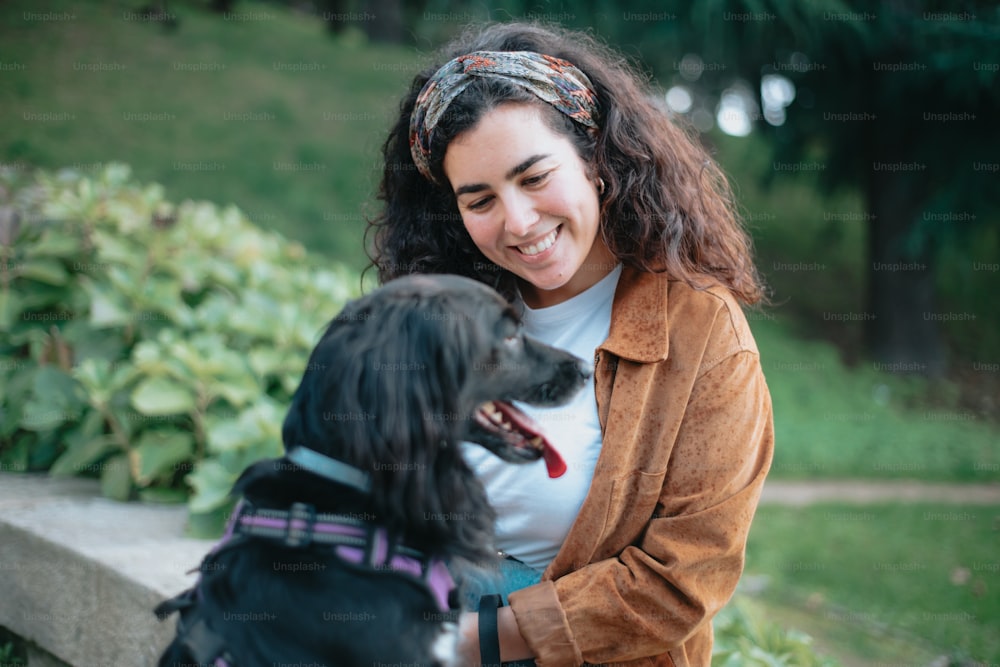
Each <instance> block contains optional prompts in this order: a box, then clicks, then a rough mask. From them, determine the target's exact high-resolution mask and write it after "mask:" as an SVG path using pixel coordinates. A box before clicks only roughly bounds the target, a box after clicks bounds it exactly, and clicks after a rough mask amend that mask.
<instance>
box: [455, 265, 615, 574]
mask: <svg viewBox="0 0 1000 667" xmlns="http://www.w3.org/2000/svg"><path fill="white" fill-rule="evenodd" d="M620 275H621V265H620V264H619V265H618V266H617V267H616V268H615V269H614V270H613V271H612V272H611V273H609V274H608V275H607V276H605V277H604V278H602V279H601V280H600V281H599V282H597V283H596V284H595V285H593V286H592V287H590V288H589V289H587V290H586V291H584V292H581V293H580V294H578V295H576V296H575V297H573V298H571V299H569V300H567V301H564V302H562V303H558V304H556V305H554V306H550V307H548V308H539V309H532V308H528V307H527V306H524V307H523V308H524V314H523V320H524V329H525V333H526V334H528V335H529V336H532V337H533V338H535V339H537V340H540V341H542V342H544V343H548V344H549V345H552V346H553V347H558V348H561V349H563V350H567V351H568V352H571V353H572V354H575V355H576V356H578V357H580V358H582V359H585V360H586V361H588V362H593V358H594V351H595V350H596V349H597V348H598V346H600V345H601V343H603V342H604V341H605V340H606V339H607V337H608V331H609V330H610V327H611V304H612V302H613V300H614V296H615V288H616V287H617V286H618V278H619V276H620ZM517 407H519V408H521V409H522V410H524V411H525V412H526V413H527V414H528V415H529V416H531V417H532V418H533V419H535V420H536V421H537V422H538V423H539V424H540V425H541V426H542V428H543V429H544V432H545V434H546V437H548V439H549V441H550V442H551V443H552V444H553V446H554V447H555V448H556V449H557V450H558V451H559V453H560V454H561V455H562V457H563V459H565V461H566V467H567V470H566V473H565V474H564V475H562V476H561V477H558V478H556V479H551V478H550V477H549V476H548V473H547V472H546V468H545V463H544V462H543V461H541V460H539V461H535V462H534V463H529V464H527V465H519V464H515V463H507V462H505V461H501V460H500V459H498V458H497V457H496V456H494V455H493V454H491V453H490V452H488V451H486V450H485V449H483V448H482V447H479V446H477V445H474V444H471V443H466V444H464V445H463V447H464V449H463V454H464V456H465V459H466V461H468V463H469V465H470V466H472V469H473V470H474V471H475V472H476V474H477V475H478V476H479V479H480V480H482V482H483V485H484V486H485V487H486V493H487V496H488V497H489V500H490V503H492V505H493V507H494V508H495V509H496V511H497V524H496V545H497V548H498V549H501V550H502V551H504V552H506V553H508V554H510V555H511V556H514V557H515V558H517V559H519V560H521V561H523V562H524V563H526V564H527V565H529V566H531V567H533V568H535V569H537V570H544V569H545V567H546V566H547V565H548V564H549V562H551V560H552V559H553V558H555V555H556V552H558V551H559V548H560V547H561V546H562V543H563V541H565V539H566V535H567V533H569V529H570V527H571V526H572V524H573V521H574V520H575V519H576V515H577V514H578V513H579V511H580V506H581V505H582V504H583V500H584V498H585V497H586V495H587V492H588V491H589V490H590V482H591V480H592V478H593V476H594V467H595V466H596V465H597V457H598V455H599V454H600V453H601V425H600V422H599V421H598V418H597V400H596V399H595V397H594V379H593V377H591V378H590V379H589V380H588V381H587V384H586V386H584V388H583V389H582V390H581V391H580V392H579V393H578V394H577V395H576V396H575V397H574V399H573V400H572V401H571V402H570V403H568V404H566V405H564V406H561V407H558V408H535V407H532V406H529V405H525V404H523V403H518V404H517Z"/></svg>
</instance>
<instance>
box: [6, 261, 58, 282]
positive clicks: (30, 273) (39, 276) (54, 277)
mask: <svg viewBox="0 0 1000 667" xmlns="http://www.w3.org/2000/svg"><path fill="white" fill-rule="evenodd" d="M18 275H19V276H20V277H22V278H29V279H31V280H37V281H38V282H41V283H47V284H49V285H59V286H61V285H65V284H66V283H67V282H68V281H69V274H68V273H67V272H66V268H65V267H64V266H63V265H62V262H60V261H58V260H54V259H29V260H27V261H25V262H24V263H22V264H20V266H19V267H18Z"/></svg>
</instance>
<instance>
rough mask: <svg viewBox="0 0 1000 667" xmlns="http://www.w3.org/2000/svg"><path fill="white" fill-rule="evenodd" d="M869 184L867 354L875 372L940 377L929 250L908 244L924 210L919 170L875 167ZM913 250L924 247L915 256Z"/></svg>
mask: <svg viewBox="0 0 1000 667" xmlns="http://www.w3.org/2000/svg"><path fill="white" fill-rule="evenodd" d="M872 170H873V175H872V177H871V178H870V179H869V181H868V192H867V200H868V210H869V211H870V212H871V214H872V219H871V220H870V221H869V223H868V257H869V263H868V311H867V312H866V313H865V314H864V318H865V324H866V336H867V343H868V350H869V353H870V354H871V356H872V358H873V360H874V362H875V368H876V369H877V370H882V371H889V372H901V373H920V374H923V375H928V376H932V377H937V376H941V375H942V374H943V373H944V372H945V370H946V365H947V362H946V359H945V350H944V345H943V343H942V340H941V336H940V334H939V332H938V322H939V321H940V314H939V313H937V311H936V310H935V305H934V272H933V267H932V264H931V257H930V253H929V251H928V250H927V249H926V247H925V246H923V245H922V244H913V243H908V242H907V241H908V238H909V235H910V234H912V230H913V226H914V225H915V224H916V218H917V216H919V215H920V213H921V211H922V210H923V206H922V203H923V198H922V197H919V196H914V193H915V192H917V193H919V192H921V189H920V188H921V187H922V181H923V180H924V179H923V178H921V177H920V174H919V165H916V164H915V163H910V164H907V163H903V162H873V163H872ZM913 247H917V248H920V250H917V251H914V250H912V248H913Z"/></svg>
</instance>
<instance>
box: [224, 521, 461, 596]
mask: <svg viewBox="0 0 1000 667" xmlns="http://www.w3.org/2000/svg"><path fill="white" fill-rule="evenodd" d="M310 509H311V508H306V506H304V505H302V504H301V503H296V504H295V505H293V506H292V508H291V510H290V511H288V512H284V511H279V510H256V511H254V510H253V509H252V508H250V506H249V505H248V504H247V503H241V505H240V506H239V507H238V508H237V512H235V513H234V514H235V517H234V519H233V521H232V526H231V528H229V529H227V531H226V534H227V537H228V536H230V535H232V534H237V535H253V536H256V537H264V538H272V539H277V540H284V541H285V542H286V543H288V544H290V545H291V546H304V545H307V544H324V545H328V546H331V547H333V551H334V553H336V554H337V556H339V557H340V558H342V559H343V560H345V561H347V562H349V563H355V564H358V565H364V564H367V565H368V566H370V567H371V568H372V569H375V570H380V569H388V570H393V571H395V572H401V573H403V574H407V575H410V576H412V577H414V578H416V579H418V580H420V581H422V582H423V583H424V584H425V585H427V587H428V588H429V589H430V591H431V593H432V594H433V595H434V599H435V600H436V601H437V604H438V608H439V609H440V610H441V611H448V610H449V609H450V607H449V604H448V596H449V594H450V593H451V591H452V590H453V589H454V588H455V581H454V579H452V577H451V573H450V572H449V571H448V567H447V565H445V563H444V561H442V560H441V559H440V558H433V559H427V558H426V557H424V555H423V554H422V553H420V552H419V551H416V550H414V549H410V548H408V547H405V546H399V545H395V546H396V548H395V549H392V548H391V547H393V546H394V545H392V544H391V543H390V540H389V536H388V533H387V531H386V530H385V528H382V527H378V526H370V525H366V524H364V523H362V522H360V521H357V520H356V519H353V518H351V517H348V516H343V515H337V514H320V515H316V514H314V513H311V512H310ZM390 554H391V556H390Z"/></svg>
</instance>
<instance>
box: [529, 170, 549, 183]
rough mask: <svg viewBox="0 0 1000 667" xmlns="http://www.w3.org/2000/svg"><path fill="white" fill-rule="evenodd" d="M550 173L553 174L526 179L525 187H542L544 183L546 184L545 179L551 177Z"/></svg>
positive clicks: (546, 173)
mask: <svg viewBox="0 0 1000 667" xmlns="http://www.w3.org/2000/svg"><path fill="white" fill-rule="evenodd" d="M550 173H551V172H548V171H547V172H545V173H544V174H538V175H537V176H529V177H528V178H526V179H524V181H523V182H524V184H525V185H541V184H542V183H544V182H545V179H547V178H548V177H549V174H550Z"/></svg>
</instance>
